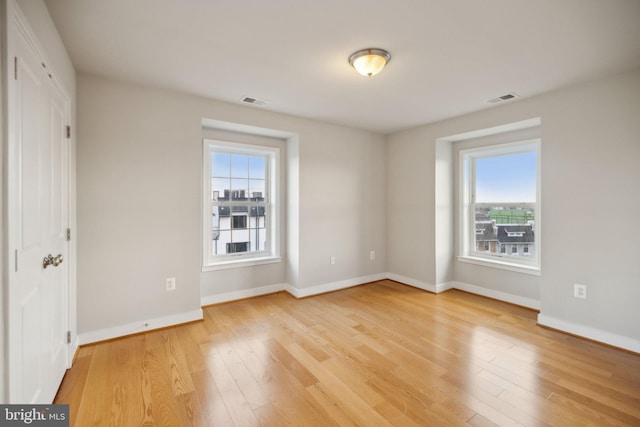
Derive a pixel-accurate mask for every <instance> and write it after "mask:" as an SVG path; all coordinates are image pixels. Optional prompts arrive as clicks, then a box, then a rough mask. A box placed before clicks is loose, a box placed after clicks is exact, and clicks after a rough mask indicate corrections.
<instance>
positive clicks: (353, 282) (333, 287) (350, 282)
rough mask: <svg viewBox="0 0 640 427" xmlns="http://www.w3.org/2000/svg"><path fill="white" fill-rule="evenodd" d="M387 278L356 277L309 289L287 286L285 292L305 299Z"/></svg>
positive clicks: (375, 275) (383, 274) (381, 276)
mask: <svg viewBox="0 0 640 427" xmlns="http://www.w3.org/2000/svg"><path fill="white" fill-rule="evenodd" d="M386 278H387V275H386V274H385V273H380V274H372V275H369V276H361V277H356V278H354V279H347V280H341V281H339V282H330V283H325V284H322V285H318V286H312V287H310V288H295V287H293V286H291V285H287V288H286V291H287V292H289V293H290V294H291V295H293V296H294V297H296V298H305V297H310V296H312V295H318V294H324V293H327V292H333V291H338V290H340V289H346V288H351V287H353V286H358V285H362V284H363V283H369V282H375V281H378V280H384V279H386Z"/></svg>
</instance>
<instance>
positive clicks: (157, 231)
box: [78, 74, 386, 336]
mask: <svg viewBox="0 0 640 427" xmlns="http://www.w3.org/2000/svg"><path fill="white" fill-rule="evenodd" d="M78 105H79V110H78V123H79V130H78V141H79V146H78V217H79V223H78V227H79V239H80V240H79V261H78V263H79V271H78V281H79V291H78V306H79V320H78V323H79V329H80V331H81V332H82V333H85V334H87V336H91V334H92V333H93V332H95V331H100V330H104V329H109V328H118V327H122V326H123V325H126V326H127V327H131V329H136V328H143V325H144V323H147V321H148V320H149V319H151V320H153V319H158V318H162V317H167V316H172V315H175V314H178V313H185V312H193V311H194V310H197V309H199V308H200V301H201V296H202V297H214V298H215V297H216V296H220V295H223V296H224V295H243V292H244V294H250V293H251V292H253V291H255V290H256V289H259V288H268V287H270V286H273V285H283V284H285V283H287V282H288V283H289V284H290V285H292V288H293V290H294V291H299V293H300V294H304V293H307V292H315V291H319V290H322V289H324V286H327V285H331V284H335V283H337V282H339V283H342V282H345V281H356V282H357V281H358V280H360V279H361V278H366V277H369V276H370V275H375V274H378V275H383V273H384V271H385V257H386V254H385V246H386V245H385V233H384V230H385V208H384V206H385V202H386V200H385V191H384V188H385V180H386V174H385V160H384V154H385V140H384V137H383V136H381V135H378V134H375V133H371V132H366V131H361V130H354V129H348V128H344V127H339V126H333V125H328V124H323V123H320V122H315V121H311V120H305V119H300V118H295V117H292V116H286V115H281V114H275V113H271V112H268V111H265V110H264V109H260V108H254V107H243V106H237V105H232V104H227V103H222V102H218V101H214V100H207V99H202V98H197V97H194V96H190V95H185V94H179V93H174V92H168V91H162V90H158V89H153V88H149V87H143V86H140V85H135V84H128V83H123V82H119V81H115V80H111V79H107V78H102V77H97V76H91V75H84V74H80V76H79V79H78ZM203 118H206V119H212V120H215V121H220V122H231V123H239V124H243V125H248V126H251V127H254V128H265V129H272V130H275V131H279V132H281V133H283V134H287V135H289V138H288V142H287V153H286V157H287V164H288V166H289V167H288V170H287V171H286V172H287V174H286V175H287V178H286V180H287V187H288V188H289V189H290V190H291V191H290V193H291V194H290V197H289V199H290V200H289V201H288V202H287V209H286V210H285V214H286V216H287V217H288V218H290V221H287V223H288V226H287V230H286V235H285V236H284V239H283V240H284V242H287V243H286V246H285V248H284V249H285V251H286V252H292V251H295V252H296V253H293V254H292V253H289V254H287V258H286V261H285V262H284V263H282V264H269V265H261V266H255V267H246V268H235V269H229V270H219V271H213V272H206V273H201V271H200V270H201V254H200V248H201V238H200V229H201V219H200V215H201V201H200V197H201V164H202V159H201V156H202V135H203V131H202V125H201V121H202V119H203ZM296 168H297V170H296ZM296 198H297V199H298V200H296ZM297 224H299V225H297ZM296 225H297V228H296ZM370 249H374V250H375V251H376V255H377V257H376V260H374V261H369V250H370ZM331 255H334V256H335V257H336V264H335V265H333V266H331V265H330V264H329V258H330V256H331ZM296 264H297V265H296ZM165 277H176V280H177V289H176V291H174V292H171V293H167V292H166V291H165V290H164V278H165ZM120 332H126V331H122V330H121V331H120Z"/></svg>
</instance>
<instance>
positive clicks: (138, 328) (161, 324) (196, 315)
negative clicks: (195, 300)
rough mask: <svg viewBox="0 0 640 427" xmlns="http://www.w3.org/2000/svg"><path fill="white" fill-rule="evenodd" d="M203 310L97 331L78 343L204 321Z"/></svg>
mask: <svg viewBox="0 0 640 427" xmlns="http://www.w3.org/2000/svg"><path fill="white" fill-rule="evenodd" d="M203 317H204V316H203V314H202V309H198V310H193V311H187V312H184V313H177V314H172V315H170V316H164V317H159V318H156V319H149V320H140V321H138V322H133V323H127V324H125V325H120V326H114V327H112V328H105V329H99V330H97V331H91V332H86V333H83V334H78V339H77V342H78V344H79V345H85V344H91V343H94V342H98V341H105V340H110V339H113V338H120V337H124V336H127V335H132V334H137V333H140V332H147V331H151V330H154V329H160V328H166V327H168V326H175V325H179V324H181V323H188V322H193V321H195V320H202V319H203Z"/></svg>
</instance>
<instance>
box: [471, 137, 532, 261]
mask: <svg viewBox="0 0 640 427" xmlns="http://www.w3.org/2000/svg"><path fill="white" fill-rule="evenodd" d="M539 147H540V141H539V140H538V139H535V140H527V141H522V142H517V143H509V144H501V145H492V146H486V147H480V148H471V149H465V150H460V181H459V182H460V197H461V200H460V230H461V232H460V236H461V242H460V256H461V257H462V258H463V260H464V258H466V259H467V260H476V261H481V262H487V263H488V264H489V265H493V266H505V267H507V268H511V267H513V268H515V269H519V268H522V269H523V270H525V271H526V270H538V269H539V259H540V243H539V242H540V213H539V204H538V200H539V194H540V186H539V181H540V180H539V173H538V171H539ZM479 230H482V232H479ZM488 242H491V244H488ZM494 243H495V244H494ZM520 248H522V249H521V250H520Z"/></svg>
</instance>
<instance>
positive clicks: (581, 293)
mask: <svg viewBox="0 0 640 427" xmlns="http://www.w3.org/2000/svg"><path fill="white" fill-rule="evenodd" d="M573 296H574V297H576V298H582V299H587V285H580V284H578V283H575V284H574V285H573Z"/></svg>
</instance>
